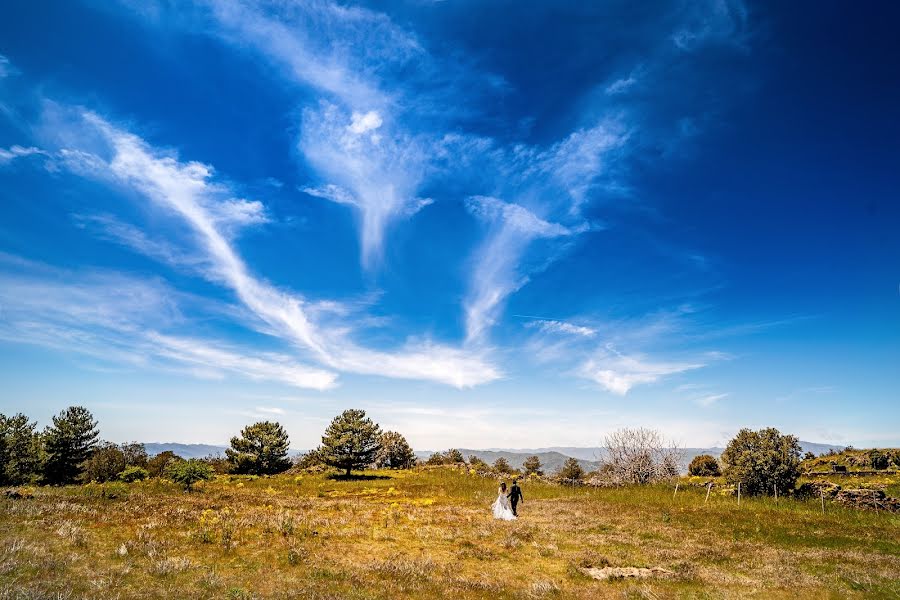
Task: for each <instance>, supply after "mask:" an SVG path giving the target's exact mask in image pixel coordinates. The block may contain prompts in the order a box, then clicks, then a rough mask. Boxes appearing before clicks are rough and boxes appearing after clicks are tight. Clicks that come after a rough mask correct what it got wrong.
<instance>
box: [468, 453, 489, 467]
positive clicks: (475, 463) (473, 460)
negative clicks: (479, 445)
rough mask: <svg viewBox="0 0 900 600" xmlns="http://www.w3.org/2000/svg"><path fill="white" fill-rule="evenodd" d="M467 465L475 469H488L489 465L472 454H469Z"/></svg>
mask: <svg viewBox="0 0 900 600" xmlns="http://www.w3.org/2000/svg"><path fill="white" fill-rule="evenodd" d="M469 467H471V468H473V469H475V470H476V471H489V470H490V469H491V467H490V466H489V465H488V464H487V463H486V462H484V461H483V460H481V459H480V458H478V457H477V456H475V455H474V454H471V455H469Z"/></svg>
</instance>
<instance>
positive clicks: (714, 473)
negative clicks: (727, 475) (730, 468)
mask: <svg viewBox="0 0 900 600" xmlns="http://www.w3.org/2000/svg"><path fill="white" fill-rule="evenodd" d="M721 474H722V470H721V469H720V468H719V461H717V460H716V459H715V457H714V456H711V455H709V454H698V455H697V456H695V457H694V459H693V460H691V464H690V465H688V475H695V476H698V477H718V476H719V475H721Z"/></svg>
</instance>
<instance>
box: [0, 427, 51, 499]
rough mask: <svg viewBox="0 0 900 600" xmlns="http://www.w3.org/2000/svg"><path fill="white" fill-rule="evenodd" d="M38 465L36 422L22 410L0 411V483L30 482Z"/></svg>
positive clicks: (18, 483) (35, 474)
mask: <svg viewBox="0 0 900 600" xmlns="http://www.w3.org/2000/svg"><path fill="white" fill-rule="evenodd" d="M40 466H41V439H40V435H39V434H38V432H37V423H34V422H33V421H30V420H29V419H28V417H26V416H25V415H23V414H22V413H19V414H16V415H13V416H11V417H7V416H6V415H4V414H2V413H0V485H23V484H26V483H33V482H34V481H35V480H36V479H37V477H38V472H39V470H40Z"/></svg>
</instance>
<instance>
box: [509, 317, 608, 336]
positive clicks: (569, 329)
mask: <svg viewBox="0 0 900 600" xmlns="http://www.w3.org/2000/svg"><path fill="white" fill-rule="evenodd" d="M525 326H526V327H534V328H537V329H539V330H540V331H542V332H543V333H565V334H569V335H576V336H582V337H588V338H591V337H594V336H595V335H597V330H596V329H594V328H593V327H585V326H584V325H575V324H573V323H568V322H566V321H554V320H548V319H538V320H535V321H531V322H529V323H527V324H526V325H525Z"/></svg>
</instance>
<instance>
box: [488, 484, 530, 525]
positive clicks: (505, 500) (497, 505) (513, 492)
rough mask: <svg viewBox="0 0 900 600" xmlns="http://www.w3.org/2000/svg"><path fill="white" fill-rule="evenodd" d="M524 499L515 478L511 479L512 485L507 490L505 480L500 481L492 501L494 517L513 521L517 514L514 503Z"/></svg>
mask: <svg viewBox="0 0 900 600" xmlns="http://www.w3.org/2000/svg"><path fill="white" fill-rule="evenodd" d="M523 500H525V496H524V495H522V488H520V487H519V483H518V480H517V479H513V482H512V487H511V488H510V489H509V491H508V492H507V490H506V482H505V481H503V482H501V483H500V489H499V490H498V491H497V500H495V501H494V505H493V507H492V508H493V510H494V518H495V519H501V520H503V521H513V520H515V519H516V518H517V517H518V516H519V514H518V513H517V512H516V505H517V504H518V503H519V502H521V501H523Z"/></svg>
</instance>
